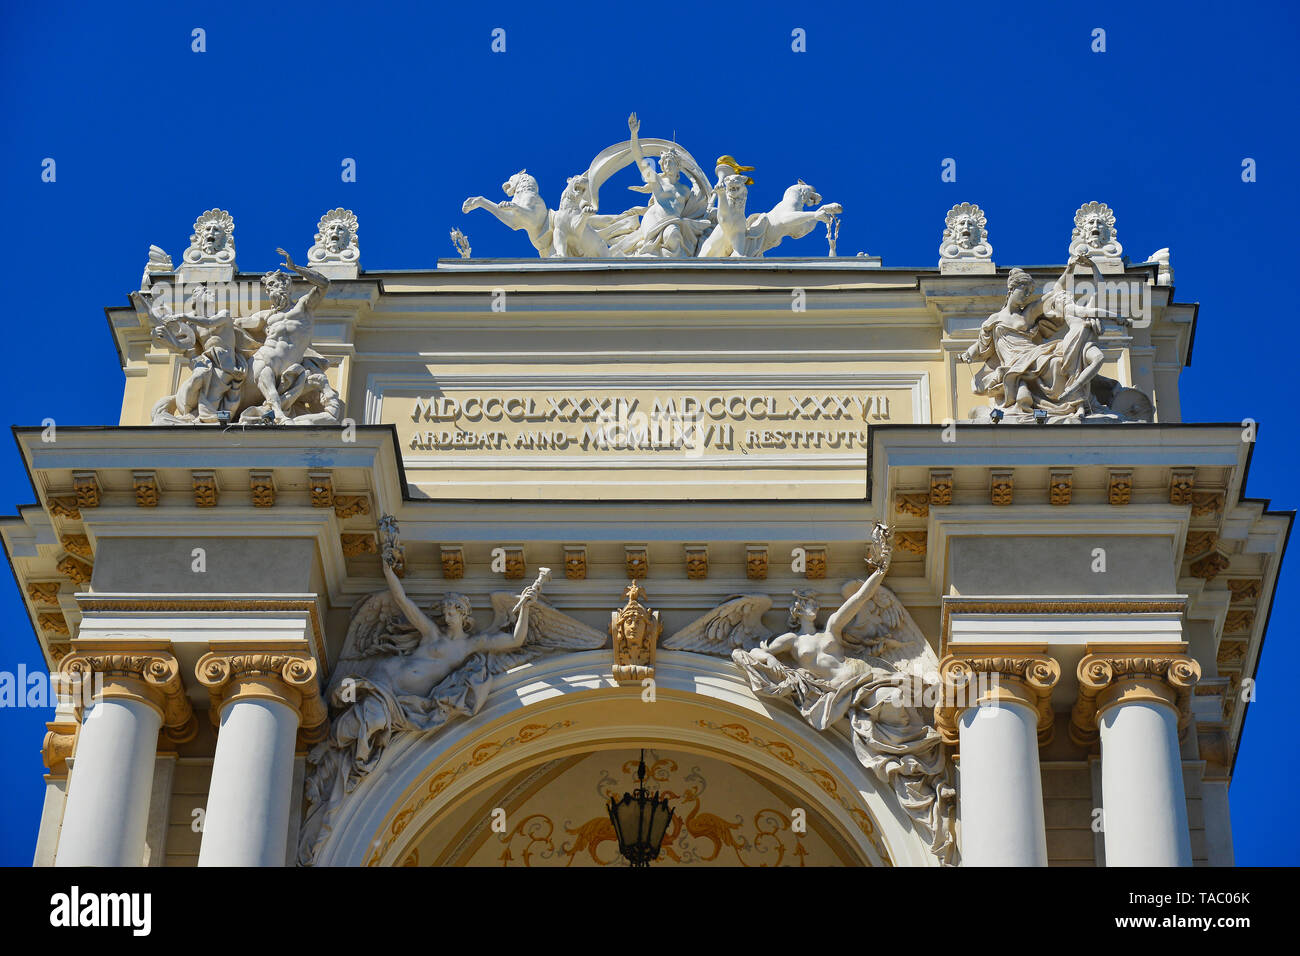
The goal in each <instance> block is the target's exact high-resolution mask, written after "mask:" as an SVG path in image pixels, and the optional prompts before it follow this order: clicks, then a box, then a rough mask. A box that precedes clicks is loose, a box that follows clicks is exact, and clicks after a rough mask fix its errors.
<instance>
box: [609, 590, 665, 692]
mask: <svg viewBox="0 0 1300 956" xmlns="http://www.w3.org/2000/svg"><path fill="white" fill-rule="evenodd" d="M624 593H625V594H626V595H627V604H626V605H624V606H623V608H622V609H620V610H618V611H614V612H613V613H612V614H611V615H610V620H609V636H610V638H611V639H612V642H613V645H614V670H613V674H614V679H615V680H616V681H618V682H619V683H620V684H625V683H638V684H639V683H640V682H641V681H643V680H644V679H645V678H647V677H653V676H654V672H655V650H656V648H657V647H658V644H659V635H660V634H662V633H663V629H664V625H663V621H661V620H660V619H659V612H658V611H651V610H650V608H648V607H646V606H645V605H644V604H642V603H641V601H640V599H643V598H645V596H646V593H645V590H644V589H643V588H642V587H641V585H639V584H637V583H636V582H635V581H633V582H632V583H631V584H629V585H628V586H627V590H626V591H625V592H624Z"/></svg>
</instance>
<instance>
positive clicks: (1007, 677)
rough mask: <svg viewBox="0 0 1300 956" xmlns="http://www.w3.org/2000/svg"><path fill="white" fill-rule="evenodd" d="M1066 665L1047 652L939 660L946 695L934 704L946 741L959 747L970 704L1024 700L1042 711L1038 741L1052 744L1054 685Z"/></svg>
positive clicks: (1018, 701) (940, 730) (1031, 707)
mask: <svg viewBox="0 0 1300 956" xmlns="http://www.w3.org/2000/svg"><path fill="white" fill-rule="evenodd" d="M1060 679H1061V665H1060V664H1059V663H1058V662H1057V661H1056V659H1055V658H1052V657H1048V656H1047V655H1046V654H1025V653H1018V652H1011V653H1008V654H1003V653H989V652H987V651H980V652H976V653H966V654H962V655H954V654H949V655H947V656H946V657H944V659H943V660H942V661H940V662H939V684H940V687H941V689H942V693H943V697H942V699H941V700H940V702H939V703H938V704H936V705H935V708H934V711H935V726H936V727H937V728H938V730H939V733H940V734H942V735H943V740H944V743H946V744H950V745H952V746H957V744H958V742H959V740H960V721H961V715H962V713H963V712H964V711H965V710H966V708H968V707H982V706H997V705H998V704H1000V703H1014V704H1023V705H1024V706H1026V707H1029V708H1030V709H1032V710H1033V711H1035V712H1036V713H1037V714H1038V745H1039V746H1040V747H1044V746H1046V745H1047V744H1049V743H1051V742H1052V731H1053V724H1054V718H1053V715H1052V688H1053V687H1055V686H1056V684H1057V681H1059V680H1060Z"/></svg>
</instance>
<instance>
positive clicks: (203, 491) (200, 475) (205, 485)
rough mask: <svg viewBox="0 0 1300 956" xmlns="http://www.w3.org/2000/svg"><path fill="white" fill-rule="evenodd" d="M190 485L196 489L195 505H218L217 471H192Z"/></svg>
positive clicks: (209, 506) (208, 506)
mask: <svg viewBox="0 0 1300 956" xmlns="http://www.w3.org/2000/svg"><path fill="white" fill-rule="evenodd" d="M190 487H191V488H192V489H193V491H194V505H195V507H197V508H215V507H216V506H217V475H216V473H215V472H211V471H192V472H190Z"/></svg>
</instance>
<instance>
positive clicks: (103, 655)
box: [59, 645, 198, 744]
mask: <svg viewBox="0 0 1300 956" xmlns="http://www.w3.org/2000/svg"><path fill="white" fill-rule="evenodd" d="M59 669H60V672H61V673H62V675H63V677H64V679H65V680H67V681H68V682H70V683H71V684H72V685H73V686H77V685H78V684H79V683H80V682H83V681H100V680H102V688H103V689H102V691H99V695H102V697H103V698H104V699H109V698H113V697H120V698H127V699H132V700H144V701H146V702H148V703H150V704H152V705H153V706H154V707H156V708H157V709H158V710H159V712H160V713H161V714H162V715H163V719H162V724H163V726H162V732H163V736H164V737H165V738H166V739H167V740H168V741H170V742H171V743H174V744H182V743H185V742H186V741H188V740H193V739H194V735H195V734H196V733H197V732H198V721H196V720H195V718H194V709H193V708H192V707H191V706H190V700H189V698H188V697H187V696H186V695H185V685H184V682H183V681H182V680H181V671H180V662H179V661H177V660H176V658H175V657H174V656H173V655H171V654H169V653H168V652H166V651H160V650H152V649H149V650H136V649H131V648H126V647H118V646H116V645H115V646H114V647H112V648H95V649H90V648H82V649H78V650H77V651H76V652H75V653H72V654H69V655H68V656H67V657H65V658H64V659H63V662H62V663H61V664H60V667H59ZM83 686H84V685H83ZM91 686H95V687H97V688H98V687H99V686H100V685H99V684H98V683H95V684H92V685H91Z"/></svg>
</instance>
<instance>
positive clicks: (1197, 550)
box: [1183, 531, 1219, 558]
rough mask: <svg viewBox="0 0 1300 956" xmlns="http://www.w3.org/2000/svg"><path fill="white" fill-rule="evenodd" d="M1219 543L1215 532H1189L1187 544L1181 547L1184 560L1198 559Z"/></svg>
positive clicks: (1217, 534)
mask: <svg viewBox="0 0 1300 956" xmlns="http://www.w3.org/2000/svg"><path fill="white" fill-rule="evenodd" d="M1218 543H1219V533H1218V532H1217V531H1189V532H1187V543H1186V544H1185V545H1183V557H1184V558H1199V557H1200V556H1201V555H1203V554H1205V552H1207V551H1209V550H1210V549H1211V548H1213V547H1214V546H1215V545H1216V544H1218Z"/></svg>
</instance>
